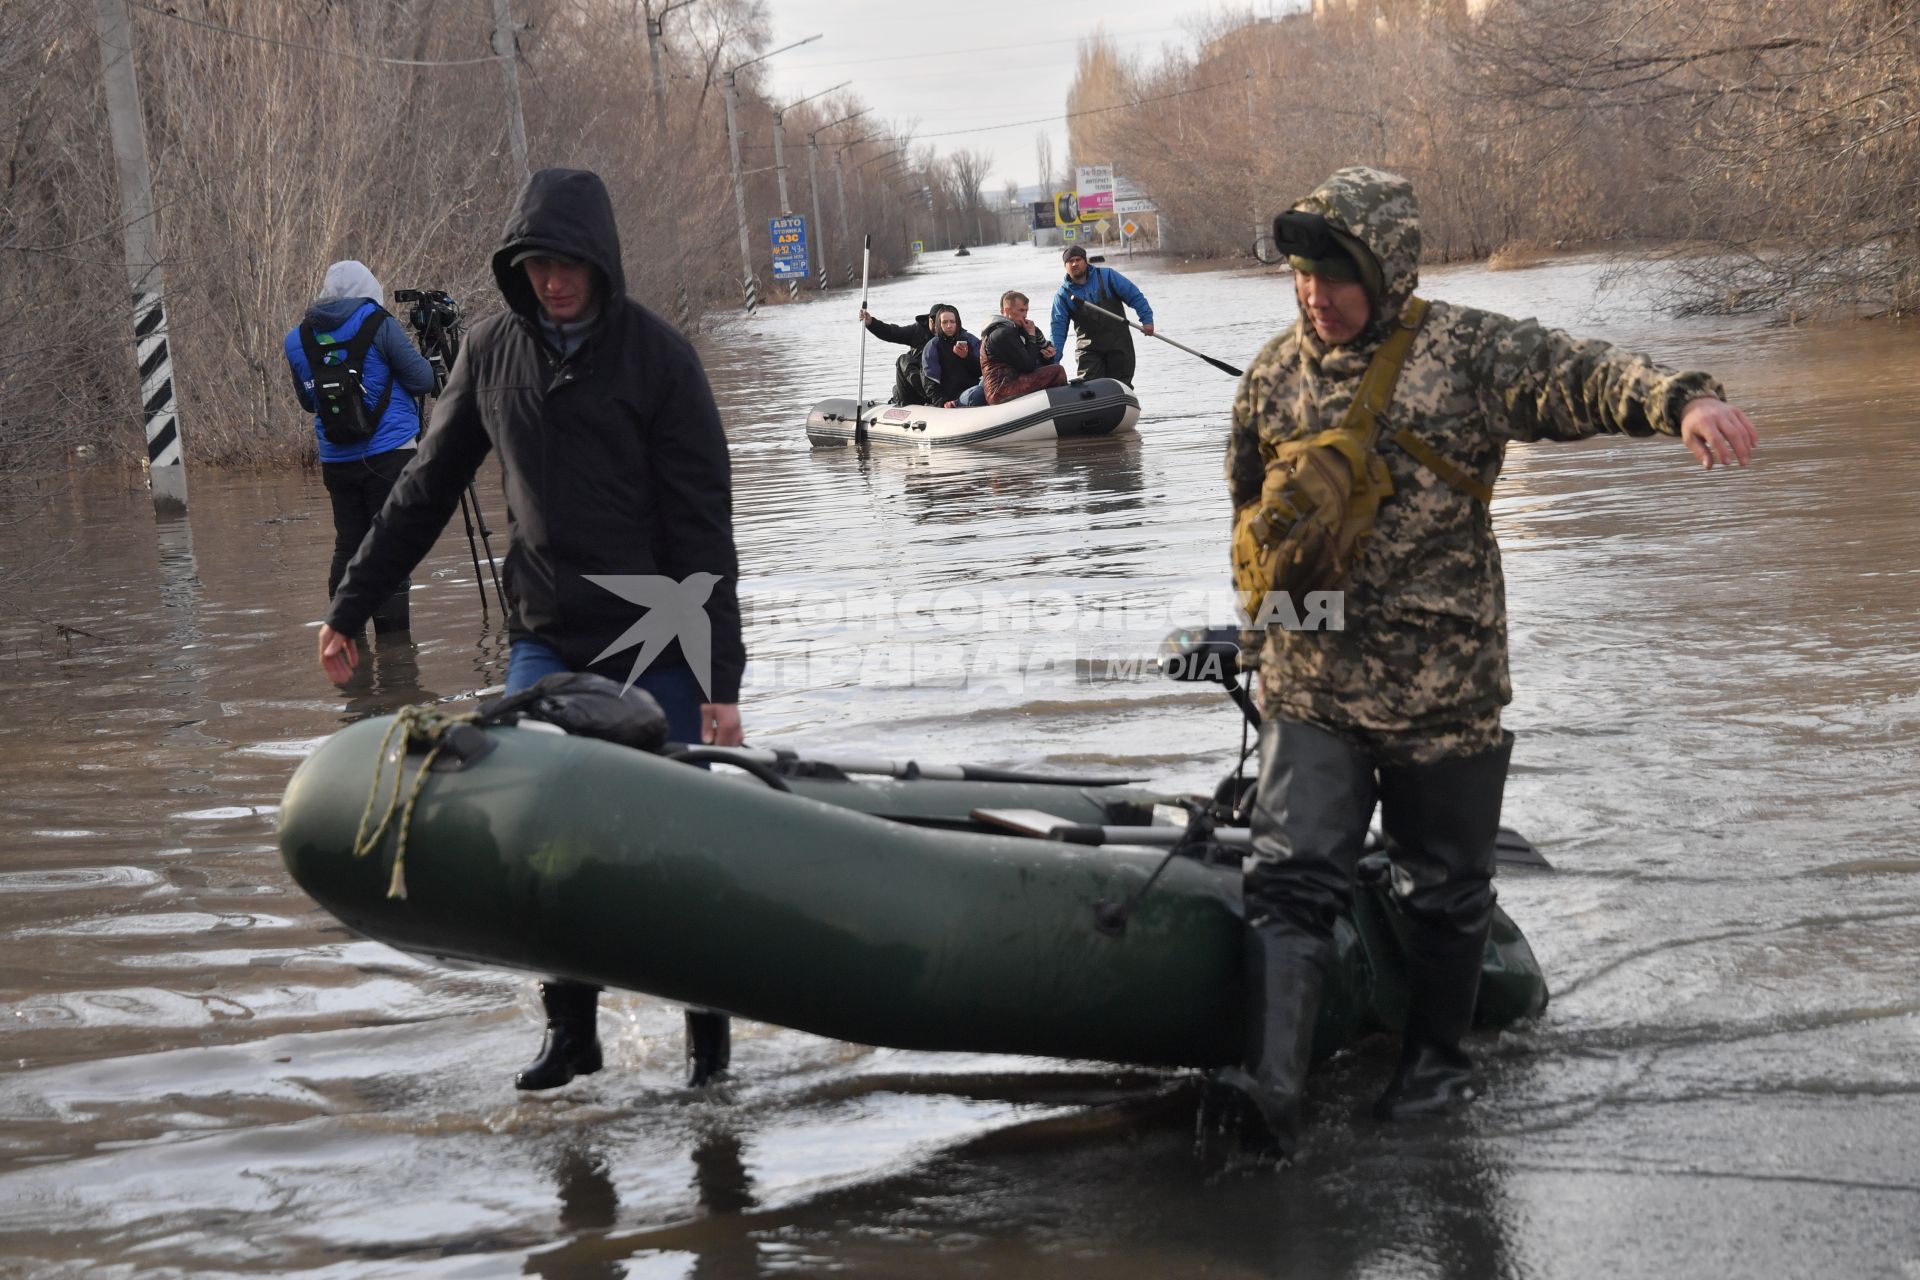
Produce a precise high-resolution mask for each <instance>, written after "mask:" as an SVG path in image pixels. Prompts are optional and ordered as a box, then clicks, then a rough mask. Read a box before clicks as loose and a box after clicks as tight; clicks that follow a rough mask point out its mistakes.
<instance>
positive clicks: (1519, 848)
mask: <svg viewBox="0 0 1920 1280" xmlns="http://www.w3.org/2000/svg"><path fill="white" fill-rule="evenodd" d="M1493 861H1494V865H1496V866H1501V867H1525V868H1527V869H1528V870H1531V871H1551V870H1553V864H1552V863H1551V862H1548V861H1547V859H1546V855H1545V854H1543V853H1541V852H1540V851H1539V850H1538V849H1536V848H1534V847H1533V841H1531V840H1529V839H1527V838H1526V837H1525V836H1523V835H1521V834H1520V833H1519V832H1518V831H1515V830H1514V829H1513V828H1512V827H1502V828H1500V833H1499V834H1498V835H1497V836H1495V837H1494V839H1493Z"/></svg>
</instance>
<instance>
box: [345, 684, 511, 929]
mask: <svg viewBox="0 0 1920 1280" xmlns="http://www.w3.org/2000/svg"><path fill="white" fill-rule="evenodd" d="M479 714H480V713H479V712H477V711H468V712H464V713H462V714H460V715H449V714H447V713H446V712H444V711H437V710H435V709H434V708H433V707H431V706H417V707H402V708H400V711H399V714H397V715H395V716H394V718H393V723H392V724H390V725H388V726H387V732H386V734H385V736H383V737H382V738H381V739H380V755H379V757H378V759H376V760H375V761H374V765H373V785H372V786H371V787H369V788H368V789H367V807H366V809H365V810H364V811H363V812H362V813H361V815H360V828H359V830H358V831H357V832H355V833H354V837H353V856H354V857H356V858H364V857H366V856H367V855H368V854H371V853H372V852H373V851H374V850H376V849H378V848H379V847H380V842H381V840H382V838H383V837H385V835H386V834H387V828H388V827H389V826H392V825H393V820H394V814H395V813H398V814H399V815H400V821H399V825H398V827H397V829H396V840H395V848H394V853H393V878H392V879H391V880H389V881H388V882H387V896H388V897H389V898H405V897H406V896H407V879H406V857H407V829H408V828H409V827H411V826H412V825H413V806H414V802H415V801H417V800H418V799H419V798H420V792H421V791H422V790H423V789H424V788H425V787H426V785H427V771H428V770H429V769H431V768H432V767H433V762H434V760H435V758H436V757H438V756H439V754H440V749H441V748H442V747H444V746H446V744H447V733H448V731H449V730H451V729H452V728H453V727H454V726H455V725H461V724H471V723H472V722H473V721H475V720H476V719H478V718H479ZM415 744H428V745H427V755H426V758H425V759H424V760H422V761H421V762H420V770H419V772H417V773H415V774H414V775H413V785H412V786H410V787H407V788H406V793H407V798H406V803H405V804H404V805H403V804H402V803H401V801H400V792H401V787H402V784H403V783H404V781H405V777H406V771H407V770H406V758H407V748H408V747H409V746H412V745H415ZM389 760H391V761H392V762H393V787H392V790H391V791H390V792H389V793H388V795H387V802H386V808H385V809H383V810H381V812H380V821H379V823H378V824H377V825H375V826H374V827H373V829H372V830H371V831H369V830H368V829H367V828H368V825H369V824H371V823H373V816H374V810H375V808H376V806H377V805H378V804H379V801H380V782H381V778H382V777H383V776H384V775H385V774H386V771H387V762H388V761H389Z"/></svg>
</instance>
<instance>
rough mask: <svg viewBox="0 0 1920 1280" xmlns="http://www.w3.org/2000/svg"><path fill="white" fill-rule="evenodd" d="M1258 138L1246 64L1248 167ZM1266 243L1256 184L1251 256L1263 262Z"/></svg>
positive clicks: (1250, 76) (1250, 67) (1250, 72)
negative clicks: (1255, 140)
mask: <svg viewBox="0 0 1920 1280" xmlns="http://www.w3.org/2000/svg"><path fill="white" fill-rule="evenodd" d="M1258 136H1259V134H1258V133H1257V132H1256V131H1255V129H1254V124H1253V64H1252V63H1248V64H1247V162H1248V164H1249V166H1251V164H1252V162H1253V143H1254V139H1255V138H1257V137H1258ZM1266 241H1267V228H1266V225H1265V220H1264V219H1262V218H1261V216H1260V196H1259V192H1258V190H1257V184H1256V190H1255V193H1254V197H1253V256H1254V257H1255V258H1256V259H1258V260H1260V261H1263V262H1264V261H1265V260H1266V256H1267V255H1266V251H1265V247H1264V246H1265V245H1266Z"/></svg>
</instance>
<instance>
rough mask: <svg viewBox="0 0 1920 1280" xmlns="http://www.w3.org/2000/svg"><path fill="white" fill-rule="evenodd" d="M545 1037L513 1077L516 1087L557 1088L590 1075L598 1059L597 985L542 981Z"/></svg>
mask: <svg viewBox="0 0 1920 1280" xmlns="http://www.w3.org/2000/svg"><path fill="white" fill-rule="evenodd" d="M540 1002H541V1003H542V1004H544V1005H545V1006H546V1009H547V1038H546V1040H545V1041H543V1042H542V1043H541V1045H540V1056H539V1057H537V1058H535V1059H534V1060H533V1061H532V1062H529V1063H528V1064H527V1065H526V1066H525V1067H523V1068H521V1070H520V1074H519V1075H518V1076H516V1077H515V1078H514V1081H513V1084H514V1087H515V1088H517V1089H558V1088H559V1087H560V1086H561V1085H563V1084H566V1083H567V1082H568V1081H570V1080H572V1079H573V1078H574V1077H575V1076H590V1075H592V1074H593V1073H594V1072H596V1071H598V1070H599V1069H600V1066H601V1061H600V1033H599V1030H598V1023H599V1019H600V1014H599V1003H600V988H598V987H594V986H589V985H587V984H586V983H582V982H558V981H555V982H543V983H541V984H540Z"/></svg>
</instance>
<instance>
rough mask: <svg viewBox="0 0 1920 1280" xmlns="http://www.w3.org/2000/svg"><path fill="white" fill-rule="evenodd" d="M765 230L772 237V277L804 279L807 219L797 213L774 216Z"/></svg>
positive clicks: (777, 278)
mask: <svg viewBox="0 0 1920 1280" xmlns="http://www.w3.org/2000/svg"><path fill="white" fill-rule="evenodd" d="M767 230H768V234H769V235H770V236H771V237H772V238H773V278H774V279H775V280H805V279H806V278H807V220H806V219H805V218H803V217H801V216H800V215H799V214H797V213H796V214H794V215H792V216H790V217H785V218H774V219H771V220H770V221H769V222H768V223H767Z"/></svg>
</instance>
